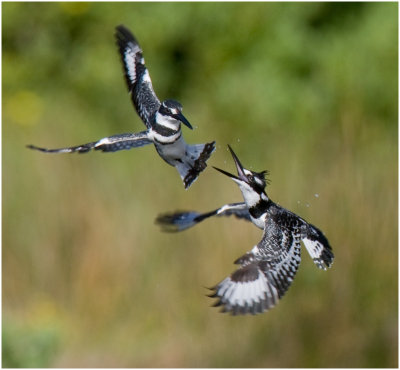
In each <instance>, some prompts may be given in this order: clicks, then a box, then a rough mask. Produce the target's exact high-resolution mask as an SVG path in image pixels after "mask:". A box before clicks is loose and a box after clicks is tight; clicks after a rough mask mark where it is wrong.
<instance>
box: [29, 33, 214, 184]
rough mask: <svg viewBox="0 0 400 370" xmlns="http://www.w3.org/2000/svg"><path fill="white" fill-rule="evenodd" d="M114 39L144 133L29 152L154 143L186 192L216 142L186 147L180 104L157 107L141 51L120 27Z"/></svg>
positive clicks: (111, 148)
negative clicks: (179, 179) (144, 127)
mask: <svg viewBox="0 0 400 370" xmlns="http://www.w3.org/2000/svg"><path fill="white" fill-rule="evenodd" d="M116 39H117V45H118V47H119V52H120V55H121V60H122V64H123V67H124V73H125V79H126V82H127V85H128V90H129V93H130V95H131V98H132V101H133V104H134V106H135V109H136V111H137V113H138V115H139V116H140V118H141V119H142V120H143V122H144V124H145V125H146V127H147V130H145V131H142V132H138V133H135V134H133V133H128V134H120V135H113V136H110V137H105V138H103V139H100V140H98V141H94V142H91V143H87V144H82V145H78V146H73V147H68V148H60V149H46V148H40V147H37V146H34V145H28V148H30V149H36V150H40V151H42V152H46V153H73V152H78V153H86V152H88V151H90V150H91V149H94V150H101V151H103V152H116V151H118V150H123V149H131V148H136V147H141V146H144V145H147V144H151V143H153V144H154V145H155V147H156V150H157V152H158V154H159V155H160V157H161V158H162V159H164V161H165V162H167V163H168V164H170V165H171V166H174V167H176V169H177V170H178V172H179V174H180V176H181V178H182V181H183V183H184V185H185V189H188V188H189V186H190V185H191V184H192V183H193V182H194V181H195V180H196V179H197V177H198V176H199V174H200V172H202V171H203V170H204V169H205V168H206V166H207V164H206V161H207V160H208V158H209V157H210V155H211V154H212V152H213V151H214V150H215V141H213V142H211V143H207V144H196V145H188V144H186V143H185V141H184V139H183V137H182V132H181V123H183V124H184V125H186V126H187V127H189V128H190V129H193V127H192V126H191V124H190V123H189V121H188V120H187V119H186V118H185V117H184V115H183V114H182V106H181V104H180V103H178V102H177V101H175V100H164V101H163V102H162V103H160V101H159V99H158V98H157V96H156V94H155V92H154V90H153V86H152V83H151V79H150V75H149V72H148V70H147V68H146V66H145V64H144V58H143V52H142V49H141V48H140V46H139V43H138V42H137V40H136V39H135V37H134V36H133V35H132V34H131V32H130V31H129V30H128V29H127V28H125V27H124V26H122V25H120V26H118V27H117V28H116Z"/></svg>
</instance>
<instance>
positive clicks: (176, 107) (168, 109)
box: [158, 100, 193, 130]
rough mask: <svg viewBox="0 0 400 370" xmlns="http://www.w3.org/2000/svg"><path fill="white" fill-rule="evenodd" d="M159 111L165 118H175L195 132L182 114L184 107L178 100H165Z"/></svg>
mask: <svg viewBox="0 0 400 370" xmlns="http://www.w3.org/2000/svg"><path fill="white" fill-rule="evenodd" d="M158 111H159V113H160V114H161V115H162V116H163V117H167V118H173V119H174V120H177V121H179V122H182V123H183V124H184V125H186V126H187V127H189V128H190V129H191V130H193V127H192V125H191V124H190V123H189V121H188V120H187V119H186V118H185V116H184V115H183V114H182V105H181V104H180V103H179V102H177V101H176V100H164V101H163V102H162V103H161V106H160V108H159V109H158Z"/></svg>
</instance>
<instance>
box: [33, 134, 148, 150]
mask: <svg viewBox="0 0 400 370" xmlns="http://www.w3.org/2000/svg"><path fill="white" fill-rule="evenodd" d="M151 143H152V141H151V140H149V139H148V138H147V131H142V132H139V133H137V134H119V135H113V136H109V137H105V138H103V139H100V140H98V141H93V142H91V143H87V144H82V145H77V146H71V147H67V148H58V149H47V148H41V147H38V146H35V145H28V146H27V147H28V148H30V149H34V150H40V151H41V152H45V153H87V152H89V151H90V150H92V149H94V150H101V151H103V152H116V151H118V150H128V149H132V148H137V147H141V146H144V145H147V144H151Z"/></svg>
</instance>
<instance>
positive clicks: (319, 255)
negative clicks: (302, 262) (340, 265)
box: [301, 223, 334, 270]
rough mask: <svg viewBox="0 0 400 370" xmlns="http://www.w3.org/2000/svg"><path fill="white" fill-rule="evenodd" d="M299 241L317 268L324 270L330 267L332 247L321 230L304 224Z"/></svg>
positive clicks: (332, 256) (332, 257)
mask: <svg viewBox="0 0 400 370" xmlns="http://www.w3.org/2000/svg"><path fill="white" fill-rule="evenodd" d="M301 239H302V242H303V243H304V246H305V247H306V249H307V251H308V253H309V254H310V256H311V258H312V259H313V261H314V263H315V264H316V265H317V267H318V268H320V269H322V270H326V269H327V268H328V267H331V266H332V263H333V259H334V255H333V252H332V247H331V246H330V244H329V242H328V239H327V238H326V237H325V235H324V234H323V233H322V231H321V230H319V229H318V228H317V227H315V226H314V225H311V224H308V223H306V224H305V226H304V227H303V228H302V235H301Z"/></svg>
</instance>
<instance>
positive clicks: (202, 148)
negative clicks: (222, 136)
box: [176, 141, 215, 189]
mask: <svg viewBox="0 0 400 370" xmlns="http://www.w3.org/2000/svg"><path fill="white" fill-rule="evenodd" d="M214 150H215V141H213V142H211V143H207V144H196V145H188V146H187V149H186V156H185V157H184V158H182V162H181V163H178V164H177V165H176V168H177V170H178V172H179V174H180V176H181V178H182V181H183V183H184V184H185V189H188V188H189V187H190V185H192V184H193V182H194V181H196V179H197V177H198V176H199V174H200V173H201V172H202V171H204V169H205V168H206V167H207V163H206V162H207V160H208V159H209V158H210V156H211V154H212V153H213V151H214Z"/></svg>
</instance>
